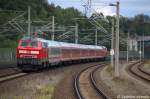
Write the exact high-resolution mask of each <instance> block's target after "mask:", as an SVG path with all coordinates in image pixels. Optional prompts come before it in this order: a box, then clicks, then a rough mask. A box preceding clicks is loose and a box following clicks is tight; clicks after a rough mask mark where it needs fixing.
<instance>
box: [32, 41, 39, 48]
mask: <svg viewBox="0 0 150 99" xmlns="http://www.w3.org/2000/svg"><path fill="white" fill-rule="evenodd" d="M30 46H31V47H38V41H31V43H30Z"/></svg>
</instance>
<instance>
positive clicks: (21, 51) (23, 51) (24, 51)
mask: <svg viewBox="0 0 150 99" xmlns="http://www.w3.org/2000/svg"><path fill="white" fill-rule="evenodd" d="M19 53H22V54H26V53H27V51H26V50H19Z"/></svg>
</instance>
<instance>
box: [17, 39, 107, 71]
mask: <svg viewBox="0 0 150 99" xmlns="http://www.w3.org/2000/svg"><path fill="white" fill-rule="evenodd" d="M106 56H107V48H106V47H104V46H93V45H83V44H72V43H64V42H57V41H50V40H45V39H42V38H38V37H23V38H22V39H21V40H20V41H19V44H18V47H17V65H18V67H19V68H20V69H22V70H33V69H36V70H37V69H41V68H45V67H48V66H55V65H56V64H60V63H64V62H77V61H85V60H93V59H104V58H106Z"/></svg>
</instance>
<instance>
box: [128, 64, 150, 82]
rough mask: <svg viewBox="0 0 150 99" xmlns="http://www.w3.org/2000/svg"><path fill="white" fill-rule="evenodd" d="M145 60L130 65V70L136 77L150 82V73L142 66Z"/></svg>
mask: <svg viewBox="0 0 150 99" xmlns="http://www.w3.org/2000/svg"><path fill="white" fill-rule="evenodd" d="M143 65H144V62H137V63H134V64H132V65H130V66H128V71H129V72H130V73H131V74H132V75H133V76H135V77H136V78H138V79H140V80H142V81H144V82H146V83H149V84H150V73H148V72H146V71H144V69H142V66H143Z"/></svg>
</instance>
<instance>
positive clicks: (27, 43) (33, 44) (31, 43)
mask: <svg viewBox="0 0 150 99" xmlns="http://www.w3.org/2000/svg"><path fill="white" fill-rule="evenodd" d="M21 46H23V47H26V46H30V47H38V40H35V39H23V40H22V41H21Z"/></svg>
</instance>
